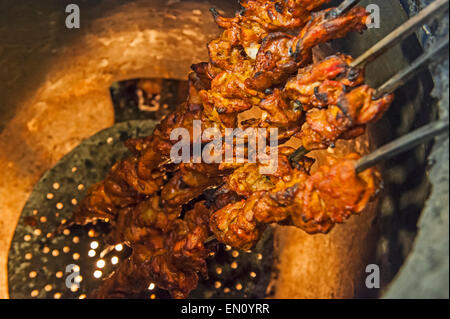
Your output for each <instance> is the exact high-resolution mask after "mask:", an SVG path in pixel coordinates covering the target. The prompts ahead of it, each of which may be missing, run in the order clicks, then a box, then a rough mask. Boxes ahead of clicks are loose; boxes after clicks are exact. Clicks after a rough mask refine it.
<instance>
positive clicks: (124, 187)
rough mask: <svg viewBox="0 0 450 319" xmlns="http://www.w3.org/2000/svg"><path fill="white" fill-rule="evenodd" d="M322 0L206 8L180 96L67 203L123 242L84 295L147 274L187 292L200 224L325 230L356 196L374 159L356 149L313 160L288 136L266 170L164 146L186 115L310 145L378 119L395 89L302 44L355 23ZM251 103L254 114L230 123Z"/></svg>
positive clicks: (132, 286) (360, 205)
mask: <svg viewBox="0 0 450 319" xmlns="http://www.w3.org/2000/svg"><path fill="white" fill-rule="evenodd" d="M327 2H329V1H328V0H286V1H279V2H276V1H270V0H246V1H242V3H241V6H242V9H241V10H240V11H239V12H237V13H236V15H235V16H234V17H232V18H225V17H222V16H220V15H219V14H218V13H217V12H216V11H215V10H212V11H213V15H214V18H215V20H216V22H217V24H218V25H219V26H220V27H221V28H222V29H223V32H222V34H221V36H220V37H219V38H217V39H214V40H212V41H211V42H210V43H209V44H208V50H209V56H210V61H209V62H208V63H206V62H205V63H199V64H196V65H193V66H192V70H193V72H192V73H191V74H190V75H189V95H188V98H187V101H186V102H185V103H184V104H182V105H180V106H179V107H178V108H177V109H176V110H175V111H174V112H173V113H171V114H170V115H168V116H167V117H166V118H164V119H163V120H162V121H161V123H160V124H159V125H158V126H157V127H156V128H155V130H154V132H153V134H152V135H150V136H148V137H146V138H140V139H132V140H129V141H127V142H126V145H127V147H128V148H129V149H130V151H131V152H132V154H133V155H132V156H130V157H129V158H127V159H125V160H122V161H120V162H118V163H116V164H115V165H114V166H113V167H112V169H111V171H110V172H109V173H108V176H107V177H106V179H105V180H104V181H102V182H100V183H98V184H96V185H94V186H93V187H92V188H91V189H90V191H89V192H88V194H87V196H86V197H85V199H84V200H83V202H82V203H81V204H80V205H79V206H78V208H77V210H76V211H75V213H74V216H73V222H74V223H76V224H80V225H85V224H87V223H91V222H94V221H97V220H101V221H106V222H109V223H111V225H112V231H111V233H110V234H108V240H109V241H110V242H111V243H119V242H124V243H126V244H127V245H129V246H130V247H131V248H132V254H131V256H130V258H129V259H128V260H126V261H124V262H123V263H122V264H121V265H120V267H119V269H118V270H117V271H116V272H115V273H114V274H113V275H112V277H110V278H108V279H107V280H105V281H104V282H103V284H102V285H101V287H100V288H99V289H98V290H97V292H96V294H95V297H98V298H117V297H129V296H133V295H136V294H139V293H140V292H142V291H143V290H145V289H146V288H147V287H148V285H149V283H150V282H153V283H155V284H156V285H157V286H158V287H160V288H162V289H166V290H168V291H169V292H170V293H171V295H172V296H173V297H174V298H186V297H187V296H188V295H189V292H190V291H192V290H193V289H195V288H196V286H197V282H198V280H199V277H200V276H202V277H206V276H207V270H206V258H207V257H208V255H209V254H210V252H211V251H210V248H208V247H210V245H209V246H208V245H206V244H205V242H207V240H208V238H210V237H211V236H215V238H216V239H217V240H218V241H219V242H222V243H225V244H228V245H230V246H233V247H235V248H240V249H247V250H248V249H251V248H252V247H253V246H254V245H255V244H256V242H257V241H258V240H259V238H260V236H261V235H262V232H263V231H264V229H265V228H266V226H267V225H269V224H272V223H278V224H281V225H292V226H295V227H298V228H301V229H303V230H305V231H306V232H308V233H310V234H314V233H327V232H329V231H330V230H331V229H332V227H333V226H334V225H335V224H336V223H342V222H344V221H345V220H346V219H347V218H349V217H350V216H351V215H352V214H358V213H360V212H362V211H363V210H364V208H365V207H366V205H367V203H368V202H369V201H370V200H371V199H372V198H373V196H374V195H375V194H376V193H377V190H378V186H379V181H380V178H379V174H378V172H377V171H376V170H374V169H367V170H365V171H364V172H362V173H360V174H357V173H356V172H355V165H356V164H355V163H356V161H357V160H358V159H359V156H358V155H356V154H350V155H348V156H347V157H346V158H344V159H339V160H337V159H335V158H331V157H330V158H329V159H328V162H327V163H326V164H325V165H323V166H321V167H319V168H318V169H317V170H316V171H315V172H314V173H311V166H312V164H313V160H312V159H310V158H308V157H306V156H304V157H303V158H302V159H300V160H299V161H297V162H295V163H292V162H291V161H290V160H289V157H290V156H291V155H292V153H294V149H292V148H289V147H285V146H280V147H279V148H278V155H277V167H276V169H275V170H274V171H273V172H272V173H270V174H263V173H261V170H260V168H261V166H262V165H264V164H263V163H260V162H257V163H251V162H249V161H245V162H244V163H232V164H227V163H222V164H221V163H211V164H209V163H196V162H191V163H179V164H175V163H174V162H173V161H171V157H170V154H171V149H172V147H173V146H174V144H175V143H177V141H174V140H171V138H170V137H171V133H172V131H173V130H175V129H177V128H184V129H187V130H188V131H189V132H190V136H191V137H192V136H194V135H193V130H194V121H196V122H195V123H201V129H202V130H206V129H211V128H212V129H216V130H218V131H219V132H220V134H221V135H222V136H224V135H225V130H226V128H237V127H242V128H267V129H269V128H277V129H278V131H279V134H278V142H279V143H280V144H282V143H284V142H286V141H288V140H289V139H290V138H292V137H297V138H299V139H300V140H301V142H302V144H303V148H304V149H305V150H308V151H312V150H319V149H326V148H328V147H330V146H333V145H334V143H335V142H336V141H337V140H338V139H352V138H355V137H357V136H359V135H361V134H363V132H364V128H365V125H366V124H368V123H371V122H374V121H376V120H377V119H379V118H380V117H381V116H382V114H383V113H384V112H385V111H386V110H387V108H388V107H389V105H390V104H391V102H392V99H393V97H392V95H386V96H383V97H381V98H379V99H374V93H375V90H374V89H372V88H370V87H369V86H367V85H365V84H364V75H363V72H362V71H361V70H355V69H352V68H351V67H350V66H349V64H350V63H351V62H352V58H351V57H350V56H346V55H342V54H337V55H334V56H330V57H328V58H326V59H324V60H322V61H318V62H316V63H312V49H313V47H315V46H317V45H318V44H321V43H325V42H328V41H330V40H332V39H336V38H341V37H344V36H345V35H346V34H348V33H349V32H354V31H356V32H361V31H363V30H364V29H365V27H366V20H367V17H368V14H367V13H366V11H365V9H364V8H361V7H355V8H353V9H351V10H349V11H348V12H347V13H345V14H342V15H339V16H336V15H335V14H333V9H327V10H320V7H321V6H322V5H323V4H326V3H327ZM252 108H259V109H261V110H262V111H263V116H262V117H261V118H254V119H249V120H246V121H243V122H242V123H238V116H239V114H240V113H242V112H244V111H247V110H250V109H252ZM190 142H191V143H193V142H194V141H193V140H192V139H191V141H190ZM201 142H202V143H203V144H205V143H208V142H210V140H209V139H207V138H204V137H202V140H201ZM187 207H189V209H187Z"/></svg>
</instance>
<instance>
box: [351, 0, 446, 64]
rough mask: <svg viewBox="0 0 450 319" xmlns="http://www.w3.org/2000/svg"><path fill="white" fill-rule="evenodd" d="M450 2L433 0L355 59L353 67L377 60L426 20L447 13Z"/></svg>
mask: <svg viewBox="0 0 450 319" xmlns="http://www.w3.org/2000/svg"><path fill="white" fill-rule="evenodd" d="M448 3H449V1H448V0H436V1H434V2H432V3H431V4H430V5H428V6H427V7H426V8H425V9H423V10H422V11H420V12H419V13H418V14H417V15H416V16H414V17H412V18H411V19H409V20H408V21H406V22H405V23H403V24H402V25H401V26H399V27H398V28H397V29H395V30H394V31H392V32H391V33H390V34H389V35H388V36H386V37H385V38H383V39H382V40H381V41H380V42H378V43H377V44H375V45H374V46H373V47H372V48H370V49H369V50H367V51H366V52H365V53H363V54H362V55H361V56H360V57H359V58H357V59H355V60H354V61H353V62H352V63H351V64H350V66H351V67H353V68H356V67H362V66H364V65H365V64H366V63H368V62H371V61H373V60H375V59H376V58H377V57H379V56H380V55H381V54H383V53H384V52H385V51H386V50H388V49H390V48H392V47H393V46H395V45H396V44H398V43H399V42H400V41H402V40H403V39H405V38H406V37H407V36H409V35H410V34H411V33H413V32H414V30H415V29H416V28H417V27H419V26H421V25H423V24H424V23H425V22H426V21H428V20H429V19H431V18H433V17H435V16H436V15H438V14H443V13H445V12H446V11H447V9H448Z"/></svg>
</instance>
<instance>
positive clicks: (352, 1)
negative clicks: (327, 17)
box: [333, 0, 361, 17]
mask: <svg viewBox="0 0 450 319" xmlns="http://www.w3.org/2000/svg"><path fill="white" fill-rule="evenodd" d="M360 1H361V0H345V1H344V2H342V3H341V4H340V5H339V7H337V8H336V9H334V10H333V16H335V17H338V16H340V15H341V14H344V13H346V12H348V11H349V10H350V9H352V8H353V7H354V6H356V5H357V4H358V3H359V2H360Z"/></svg>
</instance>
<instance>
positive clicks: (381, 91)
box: [289, 35, 449, 163]
mask: <svg viewBox="0 0 450 319" xmlns="http://www.w3.org/2000/svg"><path fill="white" fill-rule="evenodd" d="M448 43H449V37H448V35H447V37H446V38H445V39H444V40H442V41H440V42H439V43H438V44H437V45H436V46H435V47H433V48H432V49H430V50H428V52H426V53H424V54H422V55H421V56H420V57H419V58H417V59H416V60H415V61H414V62H413V63H412V64H411V65H410V66H408V67H407V68H405V69H403V70H401V71H400V72H398V73H397V74H396V75H394V76H393V77H392V78H390V79H389V80H388V81H386V82H385V83H384V84H383V85H381V86H380V87H379V88H378V89H377V91H376V93H375V94H374V97H373V99H375V100H376V99H379V98H381V97H382V96H384V95H385V94H390V93H392V92H394V91H395V90H396V89H398V88H399V87H401V86H402V85H404V84H405V83H406V82H407V81H408V80H410V79H411V78H413V77H414V76H415V75H416V74H417V73H418V72H419V71H420V70H421V69H422V68H423V67H425V66H426V64H427V63H428V62H430V61H431V58H433V57H434V56H435V55H436V54H438V53H439V52H441V51H442V50H443V49H444V48H446V47H447V46H448ZM308 153H309V150H307V149H306V148H304V147H303V146H300V147H299V148H298V149H296V150H295V152H294V153H292V154H291V155H290V156H289V160H290V161H291V163H297V162H298V161H300V160H301V159H302V157H303V156H305V155H306V154H308Z"/></svg>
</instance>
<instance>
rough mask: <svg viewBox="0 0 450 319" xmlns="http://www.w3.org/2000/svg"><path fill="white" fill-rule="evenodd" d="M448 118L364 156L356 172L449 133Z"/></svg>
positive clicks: (357, 165) (358, 163)
mask: <svg viewBox="0 0 450 319" xmlns="http://www.w3.org/2000/svg"><path fill="white" fill-rule="evenodd" d="M448 124H449V123H448V120H447V121H443V120H440V121H435V122H433V123H430V124H428V125H425V126H423V127H421V128H420V129H417V130H415V131H413V132H411V133H409V134H407V135H405V136H402V137H400V138H399V139H396V140H395V141H393V142H391V143H389V144H386V145H384V146H383V147H380V148H379V149H377V150H376V151H375V152H373V153H371V154H369V155H367V156H364V157H362V158H361V159H360V160H359V161H358V162H357V164H356V168H355V169H356V172H357V173H361V172H363V171H364V170H366V169H368V168H369V167H372V166H374V165H376V164H378V163H379V162H381V161H384V160H387V159H390V158H392V157H394V156H395V155H398V154H400V153H403V152H405V151H408V150H410V149H412V148H414V147H416V146H417V145H419V144H422V143H426V142H428V141H430V140H431V139H433V138H434V137H436V136H438V135H441V134H443V133H445V132H447V134H448V127H449V125H448Z"/></svg>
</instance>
